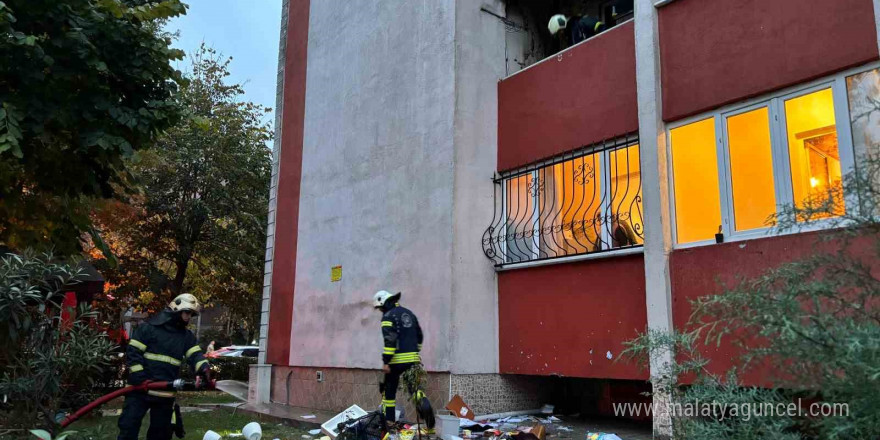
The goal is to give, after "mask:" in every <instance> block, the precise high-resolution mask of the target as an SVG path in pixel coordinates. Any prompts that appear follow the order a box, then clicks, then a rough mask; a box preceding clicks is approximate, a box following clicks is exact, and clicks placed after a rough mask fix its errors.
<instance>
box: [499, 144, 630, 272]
mask: <svg viewBox="0 0 880 440" xmlns="http://www.w3.org/2000/svg"><path fill="white" fill-rule="evenodd" d="M640 171H641V169H640V165H639V145H638V140H637V139H636V138H635V136H632V137H627V138H621V139H618V140H616V141H614V142H608V143H603V144H600V145H592V146H588V147H584V148H582V149H580V150H579V151H577V152H573V153H569V154H566V155H564V156H563V157H559V158H554V159H552V160H548V161H547V162H545V163H541V164H537V165H535V166H534V167H530V168H528V169H525V170H520V171H517V172H514V173H511V174H510V175H507V176H504V177H502V178H500V179H498V180H496V185H497V186H496V214H495V220H494V221H493V222H492V225H491V226H490V227H489V228H488V229H487V230H486V233H485V234H484V236H483V250H484V252H485V253H486V256H488V257H489V258H491V259H492V260H494V261H495V263H496V265H499V266H500V265H504V264H511V263H522V262H527V261H536V260H546V259H551V258H560V257H569V256H575V255H583V254H590V253H597V252H606V251H612V250H617V249H623V248H634V247H638V246H641V245H642V244H643V243H644V230H643V219H642V212H643V209H642V186H641V184H642V183H641V172H640Z"/></svg>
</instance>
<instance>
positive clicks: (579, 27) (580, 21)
mask: <svg viewBox="0 0 880 440" xmlns="http://www.w3.org/2000/svg"><path fill="white" fill-rule="evenodd" d="M606 28H607V27H606V26H605V23H604V22H602V21H600V20H599V19H597V18H594V17H590V16H588V15H584V16H575V17H570V18H569V17H566V16H565V15H563V14H556V15H554V16H552V17H550V23H548V24H547V29H549V30H550V34H551V35H558V36H561V37H562V38H563V39H564V40H565V42H566V43H568V44H570V45H571V46H574V45H575V44H578V43H580V42H581V41H584V40H586V39H587V38H590V37H593V36H595V35H598V34H600V33H601V32H603V31H604V30H605V29H606Z"/></svg>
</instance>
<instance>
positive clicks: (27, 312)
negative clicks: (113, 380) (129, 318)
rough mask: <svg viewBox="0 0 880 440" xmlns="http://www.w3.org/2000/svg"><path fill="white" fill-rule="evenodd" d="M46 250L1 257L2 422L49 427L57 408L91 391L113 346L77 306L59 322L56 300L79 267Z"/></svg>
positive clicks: (92, 394) (91, 315) (77, 403)
mask: <svg viewBox="0 0 880 440" xmlns="http://www.w3.org/2000/svg"><path fill="white" fill-rule="evenodd" d="M51 261H52V256H51V255H42V256H34V255H32V254H30V253H25V254H24V255H14V254H7V255H5V256H3V257H2V259H0V329H2V334H0V337H2V340H0V343H2V344H3V346H4V348H5V350H4V352H3V354H2V357H0V395H3V396H4V397H5V400H4V402H5V403H2V404H0V420H2V425H3V426H6V427H14V426H20V427H26V428H30V427H34V426H35V425H36V426H42V427H44V428H48V429H50V430H53V429H54V428H55V414H56V413H57V412H58V410H59V408H69V407H78V406H80V405H82V404H84V403H86V402H88V401H90V400H92V399H93V398H94V397H96V396H95V390H94V389H93V386H94V384H95V380H96V379H97V378H99V377H101V375H102V374H103V373H104V369H105V368H106V367H107V366H108V365H109V362H110V351H111V350H112V348H113V346H112V344H111V343H110V341H109V340H108V339H107V337H106V335H105V334H103V333H101V332H99V331H98V330H96V329H94V328H93V326H92V325H91V321H92V319H93V318H94V317H95V315H94V313H93V312H90V311H89V310H88V309H86V308H82V309H80V310H79V311H78V313H76V317H75V318H74V319H73V320H72V321H71V322H70V324H69V326H65V325H63V324H62V323H61V321H60V316H61V312H62V306H61V304H60V303H59V302H60V300H61V296H62V292H63V289H64V287H65V286H69V285H71V284H73V283H75V282H76V279H77V277H78V273H76V272H74V271H72V270H71V269H70V268H69V267H68V266H65V265H60V264H53V263H51Z"/></svg>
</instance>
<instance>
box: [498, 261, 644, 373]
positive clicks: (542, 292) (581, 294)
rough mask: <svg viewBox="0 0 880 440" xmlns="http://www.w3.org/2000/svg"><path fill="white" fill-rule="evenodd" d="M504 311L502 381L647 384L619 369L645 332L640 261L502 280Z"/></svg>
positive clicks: (516, 274)
mask: <svg viewBox="0 0 880 440" xmlns="http://www.w3.org/2000/svg"><path fill="white" fill-rule="evenodd" d="M498 304H499V310H498V312H499V323H498V326H499V327H498V334H499V341H498V346H499V357H500V367H501V373H502V374H527V375H543V376H547V375H562V376H568V377H584V378H603V379H646V378H647V377H648V374H647V372H646V371H644V370H642V369H640V367H639V366H638V365H634V364H630V363H627V362H626V361H624V360H619V361H618V357H619V356H620V353H621V351H623V342H624V341H627V340H630V339H632V338H634V337H635V336H636V335H637V334H638V333H639V332H643V331H645V328H646V327H647V315H646V309H645V308H646V305H645V269H644V258H643V257H642V256H641V255H632V256H625V257H616V258H604V259H597V260H588V261H583V262H578V263H566V264H557V265H551V266H542V267H535V268H530V269H517V270H511V271H506V272H500V273H498ZM609 351H610V352H611V356H612V359H611V360H609V359H608V358H607V357H606V355H607V353H608V352H609Z"/></svg>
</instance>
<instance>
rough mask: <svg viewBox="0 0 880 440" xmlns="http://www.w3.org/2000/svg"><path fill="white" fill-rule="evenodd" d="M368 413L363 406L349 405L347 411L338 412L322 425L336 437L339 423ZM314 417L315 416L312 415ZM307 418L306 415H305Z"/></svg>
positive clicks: (322, 427) (330, 434)
mask: <svg viewBox="0 0 880 440" xmlns="http://www.w3.org/2000/svg"><path fill="white" fill-rule="evenodd" d="M365 415H367V412H366V411H364V410H363V408H361V407H359V406H357V405H352V406H350V407H348V408H347V409H346V410H345V411H343V412H341V413H339V414H336V415H335V416H333V418H332V419H330V420H328V421H327V422H326V423H324V424H323V425H321V429H323V430H324V432H325V433H327V434H328V435H329V436H330V437H331V438H336V437H338V436H339V431H337V429H339V424H340V423H346V422H349V421H352V420H357V419H360V418H361V417H363V416H365ZM312 417H313V418H314V416H312ZM303 418H306V417H303Z"/></svg>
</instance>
